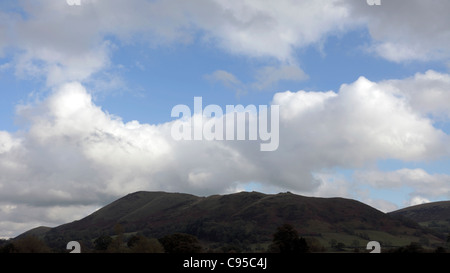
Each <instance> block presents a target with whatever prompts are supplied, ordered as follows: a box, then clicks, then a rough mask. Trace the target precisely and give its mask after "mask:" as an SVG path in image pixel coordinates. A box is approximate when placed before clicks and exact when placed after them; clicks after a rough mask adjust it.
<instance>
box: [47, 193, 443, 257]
mask: <svg viewBox="0 0 450 273" xmlns="http://www.w3.org/2000/svg"><path fill="white" fill-rule="evenodd" d="M285 223H289V224H291V225H292V226H293V227H295V229H296V230H297V231H298V232H299V234H300V236H302V237H304V238H307V239H308V240H309V242H312V243H313V244H314V245H316V246H317V249H322V250H327V251H338V250H348V251H350V250H352V249H354V248H364V247H365V245H366V244H367V242H368V241H370V240H376V241H379V242H380V243H381V244H382V246H383V247H384V248H389V247H398V246H404V245H408V244H409V243H411V242H421V243H422V244H424V245H425V246H429V247H436V246H440V245H442V243H443V240H442V239H440V238H438V237H436V236H435V235H433V234H432V233H430V232H428V231H427V230H424V229H423V228H421V227H420V226H419V225H418V224H415V223H414V222H412V221H404V220H401V219H397V218H396V217H392V216H391V215H388V214H385V213H383V212H381V211H378V210H376V209H374V208H372V207H370V206H368V205H366V204H363V203H361V202H358V201H355V200H351V199H344V198H315V197H305V196H300V195H295V194H292V193H279V194H263V193H258V192H241V193H235V194H229V195H213V196H209V197H198V196H194V195H189V194H182V193H167V192H136V193H133V194H129V195H127V196H125V197H123V198H120V199H118V200H116V201H114V202H112V203H111V204H109V205H107V206H105V207H103V208H102V209H99V210H98V211H96V212H94V213H93V214H91V215H89V216H87V217H85V218H83V219H81V220H79V221H75V222H72V223H68V224H64V225H61V226H58V227H55V228H53V229H51V230H48V231H47V232H46V233H45V235H44V237H45V240H46V241H47V243H48V244H49V245H50V246H52V247H56V248H64V247H65V245H66V244H67V242H69V241H72V240H76V241H81V242H83V243H84V244H86V245H88V244H89V243H92V241H93V240H94V239H95V238H98V237H99V236H101V235H114V234H115V231H114V227H115V226H116V227H117V225H118V224H119V225H120V227H121V229H122V230H123V232H124V234H125V235H126V236H129V235H132V234H137V233H140V234H144V235H145V236H147V237H152V238H161V237H163V236H165V235H168V234H173V233H177V232H182V233H188V234H192V235H195V236H196V237H197V238H199V240H200V241H201V242H202V243H203V244H204V245H205V246H207V248H210V249H217V248H220V247H223V246H227V245H238V246H239V247H240V248H241V249H243V250H244V251H262V250H263V249H265V248H266V247H267V245H268V244H269V243H270V242H271V240H272V235H273V233H274V232H275V230H276V228H277V227H279V226H281V225H283V224H285Z"/></svg>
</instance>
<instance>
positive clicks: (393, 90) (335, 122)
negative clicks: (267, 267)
mask: <svg viewBox="0 0 450 273" xmlns="http://www.w3.org/2000/svg"><path fill="white" fill-rule="evenodd" d="M72 2H73V1H65V0H18V1H13V0H4V1H1V2H0V237H2V238H9V237H14V236H17V235H19V234H20V233H22V232H24V231H27V230H29V229H31V228H34V227H37V226H50V227H54V226H58V225H60V224H63V223H67V222H71V221H74V220H78V219H81V218H82V217H85V216H87V215H88V214H90V213H92V212H94V211H95V210H97V209H98V208H100V207H102V206H104V205H106V204H108V203H109V202H112V201H114V200H115V199H117V198H120V197H122V196H124V195H126V194H129V193H132V192H135V191H141V190H143V191H168V192H184V193H191V194H195V195H199V196H208V195H211V194H228V193H233V192H238V191H244V190H245V191H260V192H265V193H278V192H286V191H290V192H293V193H296V194H301V195H306V196H317V197H344V198H352V199H356V200H359V201H361V202H364V203H366V204H368V205H370V206H372V207H374V208H377V209H379V210H381V211H383V212H389V211H393V210H396V209H400V208H403V207H405V206H410V205H415V204H421V203H425V202H432V201H440V200H448V199H449V198H450V168H449V166H450V145H449V144H450V107H449V101H450V27H449V26H450V17H449V16H448V13H449V12H450V2H449V1H447V0H429V1H423V0H381V5H368V4H367V2H366V1H364V0H302V1H288V0H280V1H268V0H263V1H261V0H253V1H252V0H239V1H238V0H230V1H219V0H192V1H184V0H165V1H160V0H154V1H147V0H128V1H122V0H80V5H70V3H72ZM75 2H76V1H75ZM194 97H201V98H202V103H203V106H204V107H205V106H207V105H218V106H219V107H221V108H222V109H226V106H227V105H243V106H248V105H255V106H260V105H265V106H274V105H278V106H279V118H278V119H277V120H276V121H277V122H278V123H277V125H279V145H278V147H277V149H275V150H273V151H261V149H260V142H261V141H263V139H258V140H256V141H255V140H250V139H246V140H206V139H203V140H176V139H174V137H173V134H172V129H173V127H174V125H175V124H179V123H177V122H179V121H181V120H182V117H181V116H175V117H174V116H172V115H171V111H172V109H173V108H174V107H175V106H176V105H180V104H181V105H186V106H188V107H189V108H190V109H193V108H194ZM251 117H252V116H251V114H249V118H251ZM184 118H186V117H184ZM221 118H223V117H220V116H210V120H212V121H214V122H215V121H218V120H220V119H221ZM194 120H195V118H194ZM204 121H205V120H204ZM203 125H204V124H200V125H198V124H196V126H203Z"/></svg>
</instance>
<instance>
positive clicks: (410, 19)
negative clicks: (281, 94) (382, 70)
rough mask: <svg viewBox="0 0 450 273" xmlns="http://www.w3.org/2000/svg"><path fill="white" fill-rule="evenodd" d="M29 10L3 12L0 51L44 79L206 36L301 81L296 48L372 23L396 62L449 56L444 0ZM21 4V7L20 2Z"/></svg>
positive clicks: (142, 2)
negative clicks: (133, 50)
mask: <svg viewBox="0 0 450 273" xmlns="http://www.w3.org/2000/svg"><path fill="white" fill-rule="evenodd" d="M17 5H18V6H20V7H21V8H22V9H23V11H22V12H21V13H19V12H14V11H3V12H1V13H0V22H1V24H0V25H1V26H2V27H1V30H0V37H1V38H2V39H0V41H1V42H0V53H1V52H4V51H5V49H15V50H13V51H12V52H14V54H15V57H14V60H13V64H14V67H15V70H16V74H17V75H19V76H21V77H24V78H26V77H29V76H30V75H32V76H38V77H45V78H46V81H47V85H49V86H57V85H58V84H61V83H64V82H67V81H86V80H89V79H91V78H92V77H93V76H94V75H96V73H99V72H102V71H103V72H104V71H107V70H109V69H112V67H111V63H110V61H111V55H112V54H113V53H114V50H115V48H116V47H117V45H118V44H124V45H126V44H133V43H136V42H138V43H140V42H145V43H146V44H147V45H148V46H150V47H155V46H160V45H168V44H173V43H177V44H180V43H181V44H188V43H194V42H195V43H196V42H199V43H206V44H208V45H213V46H214V47H217V48H220V49H223V50H225V51H227V52H230V53H232V54H237V55H243V56H248V57H251V58H261V59H262V60H264V58H267V57H269V59H271V60H275V61H276V62H277V63H278V64H277V66H278V67H277V66H275V67H269V68H261V72H260V74H261V77H264V75H267V72H268V71H266V70H267V69H269V70H270V69H272V70H273V69H275V71H274V72H276V73H275V75H277V76H273V77H275V78H264V81H262V82H259V84H260V85H262V86H265V85H267V84H271V83H272V82H273V81H276V80H282V79H288V80H292V79H293V80H299V79H300V80H302V79H305V77H306V76H305V74H304V73H303V71H302V69H301V68H300V67H298V65H292V64H296V63H298V60H296V56H295V52H296V50H298V49H301V48H305V47H307V46H311V45H313V46H315V45H317V46H319V47H320V45H321V44H323V42H324V41H325V40H326V38H327V37H328V36H330V35H338V34H340V33H345V32H348V31H350V30H352V29H356V28H360V27H362V26H365V27H367V28H368V29H369V32H370V35H371V37H372V38H373V41H372V42H371V43H370V44H369V45H368V49H369V51H372V52H375V53H376V54H378V55H380V56H382V57H384V58H386V59H388V60H392V61H397V62H401V61H408V60H441V59H444V60H445V59H448V58H449V57H450V51H449V49H448V48H450V47H449V45H450V38H449V37H450V35H449V30H448V27H447V26H448V25H449V23H450V22H449V20H450V19H448V16H447V14H446V12H447V11H448V10H449V8H450V7H448V5H449V4H448V2H447V1H445V0H434V1H427V2H424V1H421V0H414V1H409V0H408V1H406V0H404V1H388V2H386V3H383V5H381V6H377V7H376V8H374V7H373V6H369V5H367V4H366V3H365V2H364V1H357V0H352V1H342V0H314V1H312V0H311V1H277V2H276V3H273V2H270V1H254V0H246V1H227V2H224V1H206V0H198V1H194V2H190V3H187V2H186V1H179V0H171V1H146V0H130V1H126V2H124V1H120V0H110V1H98V0H85V1H83V5H81V6H69V5H67V4H66V2H65V1H52V0H36V1H21V2H20V3H18V4H17ZM20 7H19V8H18V9H15V10H20Z"/></svg>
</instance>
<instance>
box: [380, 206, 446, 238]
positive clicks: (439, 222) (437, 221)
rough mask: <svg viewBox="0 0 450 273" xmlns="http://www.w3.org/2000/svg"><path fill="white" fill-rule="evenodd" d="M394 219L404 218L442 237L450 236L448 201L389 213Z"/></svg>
mask: <svg viewBox="0 0 450 273" xmlns="http://www.w3.org/2000/svg"><path fill="white" fill-rule="evenodd" d="M389 214H390V215H391V216H394V217H404V218H407V219H410V220H412V221H415V222H417V223H419V224H420V225H421V226H423V227H427V228H429V229H431V230H433V231H435V232H438V233H440V235H441V236H442V237H446V236H448V235H449V234H450V201H441V202H431V203H426V204H421V205H416V206H411V207H407V208H403V209H400V210H397V211H393V212H390V213H389Z"/></svg>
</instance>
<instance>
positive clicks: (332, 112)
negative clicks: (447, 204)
mask: <svg viewBox="0 0 450 273" xmlns="http://www.w3.org/2000/svg"><path fill="white" fill-rule="evenodd" d="M432 75H433V74H432ZM442 76H445V75H442ZM441 78H442V77H436V78H434V80H435V81H436V82H440V79H441ZM444 78H445V77H444ZM410 80H411V79H405V80H398V81H392V82H390V81H384V82H380V83H376V82H371V81H369V80H367V79H366V78H364V77H361V78H359V79H358V80H357V81H355V82H353V83H350V84H344V85H342V86H341V88H340V90H339V92H333V91H326V92H311V91H309V92H308V91H298V92H282V93H277V94H275V95H274V98H273V102H272V103H274V104H278V105H280V111H281V112H280V145H279V148H278V150H276V151H274V152H260V149H259V143H256V142H251V141H175V140H173V139H172V138H171V127H172V124H173V122H174V121H172V122H167V123H163V124H159V125H152V124H142V123H139V122H138V121H131V122H127V123H125V122H123V121H122V120H121V119H120V117H117V116H114V115H111V114H109V113H107V112H106V111H105V110H103V109H101V108H100V107H99V106H97V105H95V103H94V102H93V101H92V96H91V95H90V94H89V92H88V91H87V90H86V89H85V88H84V87H83V86H82V85H81V84H80V83H76V82H74V83H69V84H64V85H62V86H60V87H58V88H55V90H54V91H53V92H52V93H51V94H50V96H49V97H48V98H46V99H43V100H40V101H37V102H36V103H34V104H28V105H22V106H19V107H18V110H17V115H18V117H19V118H20V119H22V120H24V121H27V124H28V125H27V127H26V130H24V131H22V132H18V133H14V134H12V133H8V132H1V133H0V139H1V140H2V141H1V143H2V145H1V146H0V147H1V148H0V187H1V189H2V190H1V191H0V198H1V200H2V202H3V203H4V205H6V206H17V207H18V208H23V207H24V206H28V207H34V208H35V209H36V210H39V208H40V209H42V210H43V211H42V212H40V213H41V214H42V215H45V217H44V216H43V217H44V218H42V219H48V221H49V222H51V223H55V221H56V220H57V218H55V217H56V216H55V215H56V214H55V211H56V212H61V213H63V212H64V211H66V210H65V208H67V211H71V213H72V214H73V213H75V212H74V211H75V210H77V206H78V207H79V208H80V209H81V208H83V212H85V210H84V209H85V208H93V207H98V206H100V205H102V204H104V203H105V202H106V201H110V200H112V199H113V198H116V197H119V196H122V195H124V194H127V193H129V192H133V191H138V190H165V191H178V192H191V193H195V194H212V193H223V192H230V191H233V190H236V189H239V188H242V187H245V185H247V184H249V183H252V182H254V181H257V182H258V183H259V185H261V187H262V188H274V187H275V188H285V189H288V190H291V191H295V192H299V193H303V194H308V193H310V194H327V195H329V194H333V192H335V193H339V194H344V195H347V194H351V192H352V190H353V188H352V187H353V186H352V185H349V186H348V187H347V188H346V186H345V185H346V184H345V179H332V180H329V179H327V178H326V176H323V175H324V173H323V172H322V171H323V170H326V169H333V168H335V167H339V168H344V169H345V168H355V167H358V168H364V166H366V165H368V164H369V165H370V164H374V163H375V162H376V161H377V160H379V159H386V158H393V159H399V160H404V161H425V160H429V159H435V158H441V157H442V156H448V154H449V151H448V147H447V146H448V145H447V143H448V141H449V139H448V135H446V134H445V133H443V132H442V131H440V130H438V129H436V128H434V127H433V124H432V121H431V120H430V119H429V118H427V117H426V116H424V115H423V113H421V111H419V110H420V109H419V108H420V107H419V108H416V107H412V106H411V104H410V103H411V102H412V101H413V100H411V99H407V98H406V97H405V96H399V95H398V92H399V91H404V90H402V89H401V88H402V87H403V86H404V85H402V84H401V83H403V81H404V82H408V81H410ZM427 80H428V81H433V77H429V78H427ZM411 94H412V96H414V94H416V93H414V92H412V93H411ZM418 94H419V93H418ZM167 114H168V116H169V115H170V111H168V113H167ZM321 174H322V175H321ZM382 175H384V176H382ZM358 178H359V179H360V180H362V181H365V183H369V184H371V185H377V186H379V187H387V188H391V187H395V186H396V183H397V184H400V183H407V184H408V185H411V186H412V187H414V188H415V190H416V193H417V195H418V196H423V197H428V196H438V195H448V194H450V193H449V192H448V190H450V188H449V189H448V188H447V186H446V184H448V182H449V181H450V179H449V178H448V175H429V174H427V173H425V172H424V171H423V170H420V169H418V170H399V171H396V172H393V173H362V174H359V176H358ZM330 181H332V182H333V183H331V182H330ZM400 181H401V182H400ZM383 183H384V184H383ZM374 202H375V201H374ZM378 203H379V202H378ZM55 206H58V207H57V208H55ZM52 209H53V210H52ZM19 211H20V210H19ZM24 211H25V209H23V212H24ZM63 214H64V213H63ZM7 215H12V214H7ZM52 215H53V216H52ZM9 217H11V216H9ZM15 217H16V216H15ZM17 217H19V216H17ZM61 217H65V216H61ZM8 219H10V218H8V217H6V218H5V220H4V221H12V220H8ZM61 219H62V218H61ZM2 236H3V235H2Z"/></svg>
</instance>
